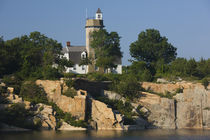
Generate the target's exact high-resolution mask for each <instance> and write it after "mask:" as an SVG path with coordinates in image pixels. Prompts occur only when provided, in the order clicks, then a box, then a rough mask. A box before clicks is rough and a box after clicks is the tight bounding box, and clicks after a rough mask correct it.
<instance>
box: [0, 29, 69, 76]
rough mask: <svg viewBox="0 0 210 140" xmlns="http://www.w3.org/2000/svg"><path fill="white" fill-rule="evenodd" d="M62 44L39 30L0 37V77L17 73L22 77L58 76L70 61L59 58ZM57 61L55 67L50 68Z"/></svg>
mask: <svg viewBox="0 0 210 140" xmlns="http://www.w3.org/2000/svg"><path fill="white" fill-rule="evenodd" d="M61 50H62V46H61V44H60V43H58V42H57V41H56V40H53V39H51V38H48V37H46V36H45V35H43V34H41V33H40V32H37V31H35V32H32V33H30V35H23V36H21V37H17V38H14V39H12V40H7V41H3V39H2V38H1V39H0V59H1V61H0V77H3V75H6V74H12V73H16V74H17V73H18V75H19V76H20V77H21V78H22V79H27V78H31V77H32V78H46V77H49V76H50V77H52V78H51V79H53V78H55V77H58V75H59V73H62V72H63V68H65V66H69V65H71V64H70V62H68V61H66V60H64V59H62V58H60V55H61ZM55 63H57V64H56V65H57V67H54V68H52V66H53V65H55Z"/></svg>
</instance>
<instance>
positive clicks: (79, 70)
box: [66, 64, 88, 74]
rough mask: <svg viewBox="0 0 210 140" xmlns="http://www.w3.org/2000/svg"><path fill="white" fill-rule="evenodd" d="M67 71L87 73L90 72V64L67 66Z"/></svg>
mask: <svg viewBox="0 0 210 140" xmlns="http://www.w3.org/2000/svg"><path fill="white" fill-rule="evenodd" d="M83 68H84V69H83ZM66 72H72V73H76V74H86V73H87V72H88V66H87V65H81V66H79V65H78V64H75V65H74V67H70V68H67V70H66Z"/></svg>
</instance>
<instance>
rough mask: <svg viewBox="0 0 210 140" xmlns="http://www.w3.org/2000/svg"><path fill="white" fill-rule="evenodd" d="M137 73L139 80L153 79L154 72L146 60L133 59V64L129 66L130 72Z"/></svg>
mask: <svg viewBox="0 0 210 140" xmlns="http://www.w3.org/2000/svg"><path fill="white" fill-rule="evenodd" d="M127 73H130V74H132V75H135V76H136V78H137V80H138V81H151V80H152V74H151V72H150V70H149V67H148V66H147V64H146V62H144V61H133V63H132V65H131V66H130V67H129V68H128V72H127Z"/></svg>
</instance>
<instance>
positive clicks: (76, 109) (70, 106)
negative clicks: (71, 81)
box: [36, 80, 87, 120]
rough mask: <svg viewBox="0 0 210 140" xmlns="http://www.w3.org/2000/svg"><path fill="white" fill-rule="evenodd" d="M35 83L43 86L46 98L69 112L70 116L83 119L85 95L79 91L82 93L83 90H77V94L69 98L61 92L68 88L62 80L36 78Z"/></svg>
mask: <svg viewBox="0 0 210 140" xmlns="http://www.w3.org/2000/svg"><path fill="white" fill-rule="evenodd" d="M36 84H37V85H40V86H42V87H43V88H44V90H45V92H46V94H47V97H48V99H49V100H51V101H53V102H54V103H55V104H56V105H57V106H58V107H59V108H60V109H61V110H63V111H64V112H68V113H71V114H72V116H74V117H76V118H77V119H79V120H84V119H85V114H86V108H87V102H86V96H87V95H86V94H84V95H83V94H81V92H82V93H83V92H84V91H79V92H78V96H74V98H71V97H67V96H64V95H62V94H61V93H62V92H65V90H67V89H68V88H67V86H66V85H65V84H64V82H63V81H62V80H61V81H58V80H57V81H51V80H37V81H36Z"/></svg>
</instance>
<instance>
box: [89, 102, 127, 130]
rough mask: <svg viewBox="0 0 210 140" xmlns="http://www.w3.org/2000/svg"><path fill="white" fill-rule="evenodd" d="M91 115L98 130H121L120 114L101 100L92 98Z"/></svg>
mask: <svg viewBox="0 0 210 140" xmlns="http://www.w3.org/2000/svg"><path fill="white" fill-rule="evenodd" d="M91 106H92V108H91V117H92V120H93V121H95V122H96V123H97V129H98V130H122V129H123V127H122V120H123V119H122V116H121V115H119V114H117V115H116V114H115V113H114V112H113V110H112V109H111V108H108V107H107V105H106V104H105V103H103V102H100V101H97V100H94V99H92V104H91Z"/></svg>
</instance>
